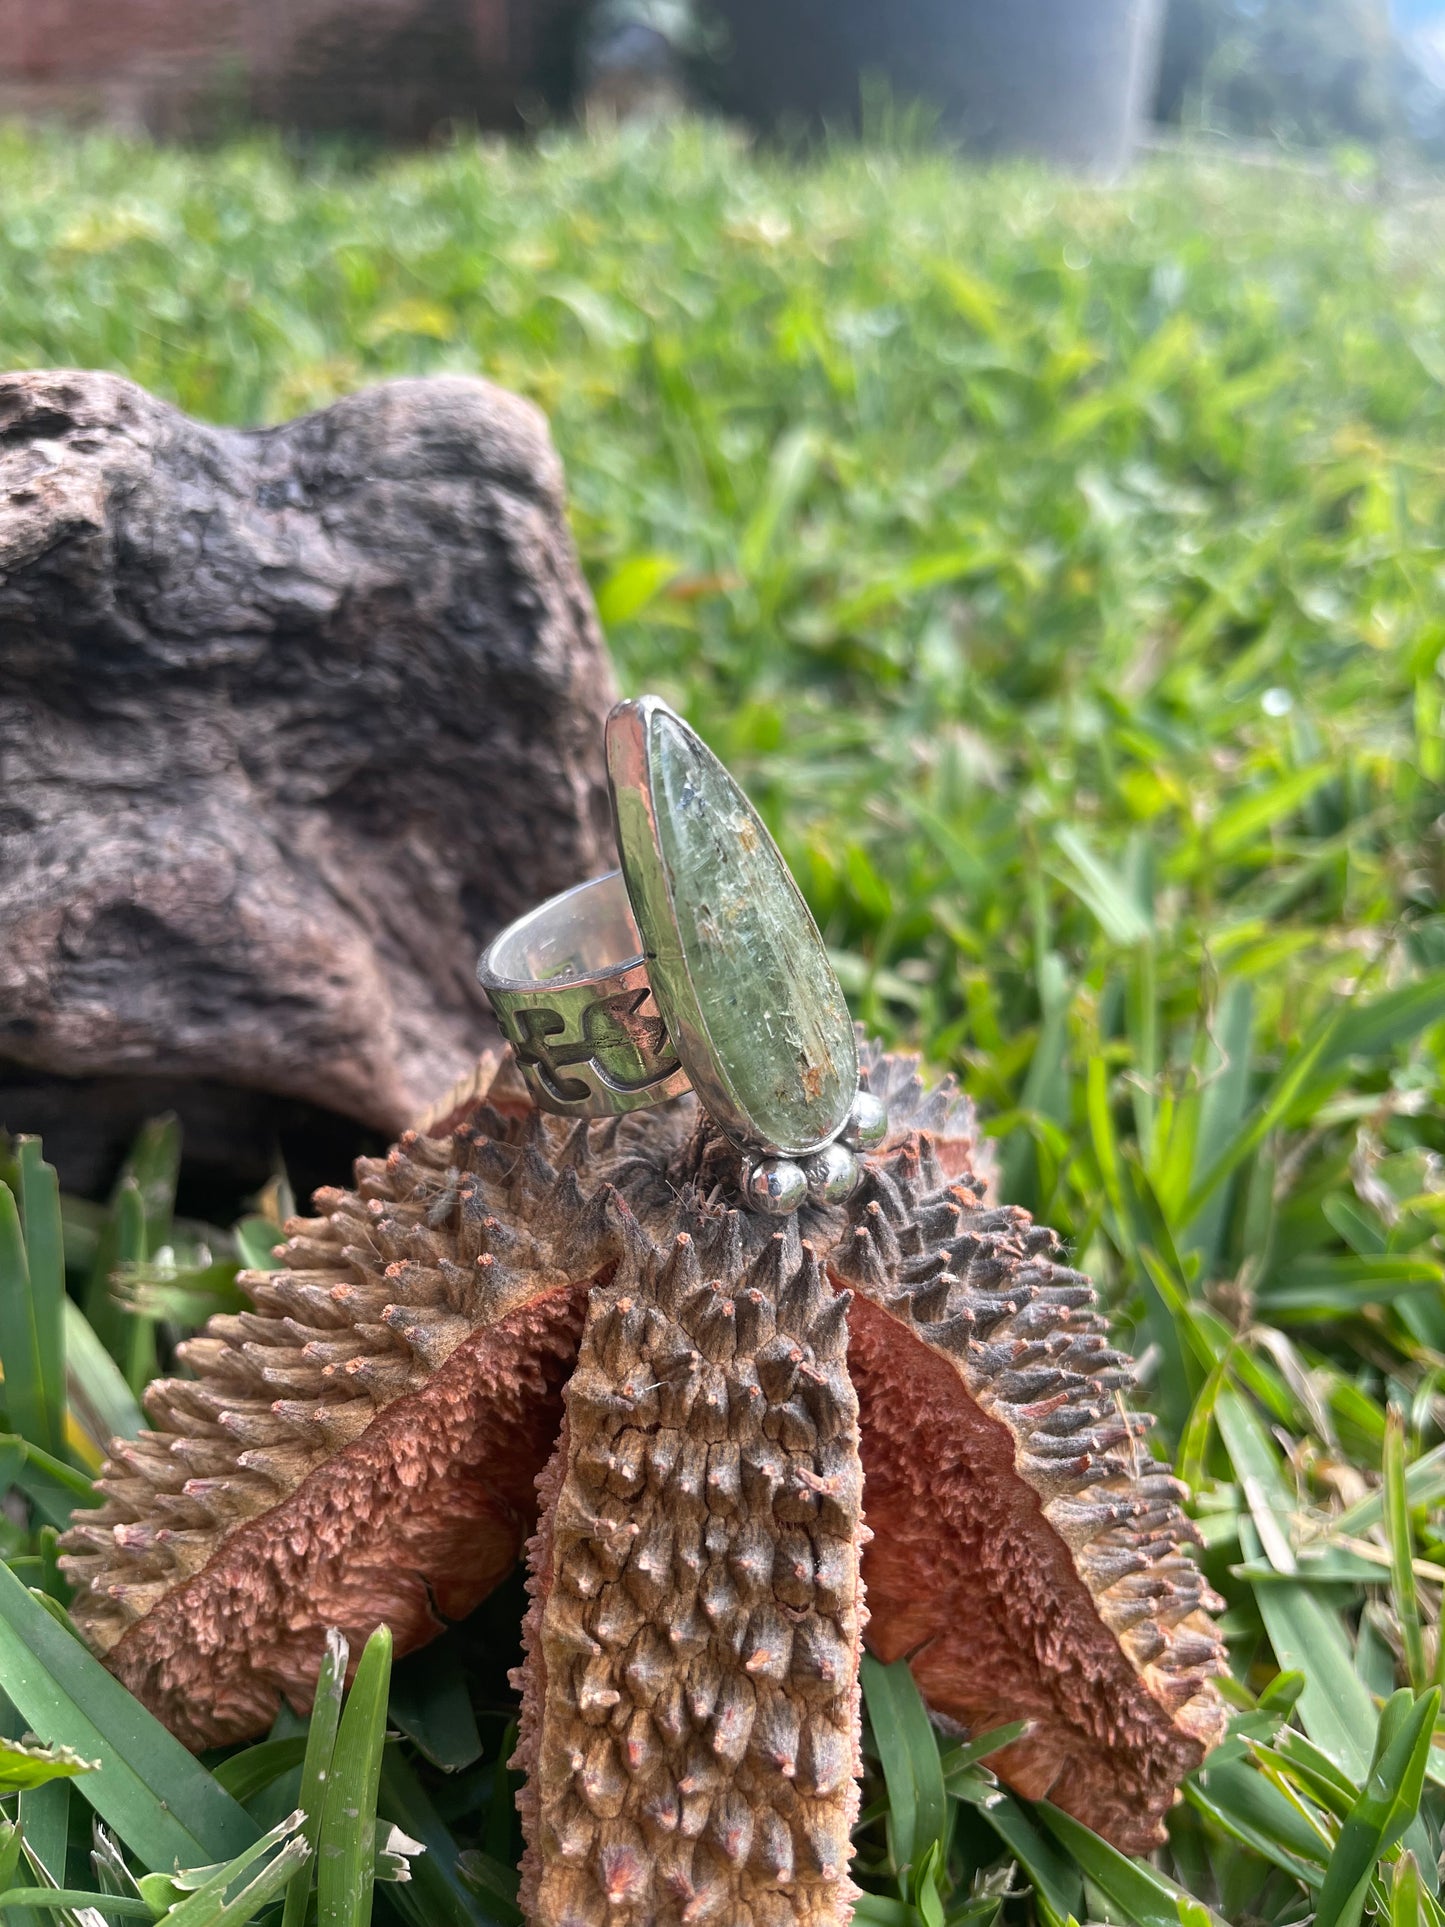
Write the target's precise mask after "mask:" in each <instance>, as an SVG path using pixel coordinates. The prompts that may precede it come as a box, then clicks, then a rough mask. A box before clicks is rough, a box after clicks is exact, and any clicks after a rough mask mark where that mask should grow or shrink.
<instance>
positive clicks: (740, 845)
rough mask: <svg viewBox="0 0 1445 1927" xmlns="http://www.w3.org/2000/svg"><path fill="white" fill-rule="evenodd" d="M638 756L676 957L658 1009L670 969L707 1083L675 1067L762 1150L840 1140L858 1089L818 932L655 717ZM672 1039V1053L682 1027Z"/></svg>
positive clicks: (668, 966)
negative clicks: (701, 1042)
mask: <svg viewBox="0 0 1445 1927" xmlns="http://www.w3.org/2000/svg"><path fill="white" fill-rule="evenodd" d="M648 749H649V762H650V765H651V775H652V793H653V798H654V804H655V808H656V816H657V839H658V844H659V846H660V849H659V853H660V855H661V858H662V864H663V870H664V875H665V879H666V884H667V889H668V894H669V895H670V897H671V900H672V908H673V915H674V919H675V923H676V932H677V942H678V945H679V946H680V953H681V954H680V956H677V955H673V956H671V957H666V958H663V957H659V958H658V960H657V964H656V965H655V966H654V972H653V976H654V989H655V994H656V995H657V997H658V1002H659V1004H660V1005H663V1004H664V998H666V996H667V990H668V989H670V988H672V987H673V986H672V985H671V984H665V983H664V977H669V978H671V977H674V976H675V974H676V971H677V966H678V964H679V963H680V965H681V967H682V970H683V971H684V972H685V974H686V978H687V980H688V984H689V986H690V989H691V992H692V1000H694V1001H695V1011H696V1015H697V1016H698V1017H700V1020H701V1025H702V1028H703V1029H704V1030H705V1032H706V1037H707V1043H708V1046H709V1047H710V1051H711V1057H712V1063H713V1068H714V1071H715V1073H716V1076H715V1077H714V1078H712V1079H704V1078H703V1077H701V1076H699V1075H698V1074H697V1072H696V1071H695V1069H694V1066H693V1065H692V1064H688V1065H687V1069H688V1072H689V1075H690V1076H691V1077H692V1079H693V1082H694V1084H696V1085H697V1087H698V1090H699V1093H700V1094H701V1095H702V1096H703V1099H704V1102H708V1101H709V1096H710V1093H709V1091H708V1088H707V1086H708V1084H709V1083H712V1084H713V1085H714V1086H716V1084H718V1083H721V1084H722V1085H724V1086H726V1087H727V1088H728V1090H729V1091H730V1094H731V1098H732V1100H733V1115H732V1116H731V1117H729V1116H728V1115H726V1114H724V1115H721V1116H719V1119H718V1121H719V1123H721V1124H723V1125H724V1126H725V1128H728V1129H730V1130H732V1131H733V1132H734V1134H735V1135H738V1134H741V1135H745V1136H747V1137H749V1138H751V1139H752V1140H753V1141H754V1142H756V1143H759V1144H762V1145H766V1146H768V1147H769V1148H771V1149H774V1150H778V1151H783V1152H787V1153H790V1154H803V1153H806V1152H808V1151H811V1150H815V1149H817V1148H818V1146H820V1145H822V1144H824V1143H826V1142H827V1141H828V1139H829V1138H831V1137H832V1136H833V1135H834V1134H835V1133H836V1132H837V1131H838V1130H839V1129H841V1127H842V1125H843V1122H844V1120H845V1119H846V1118H847V1116H848V1111H849V1108H850V1106H851V1105H852V1102H853V1099H854V1097H855V1095H856V1094H857V1089H858V1051H857V1043H856V1040H855V1038H854V1034H853V1023H852V1019H851V1018H850V1017H849V1015H848V1006H847V1004H846V1003H845V1002H844V1001H843V992H842V989H841V988H840V986H839V983H838V979H837V977H836V976H835V975H834V972H833V966H832V965H831V964H830V963H829V961H828V953H827V951H826V950H825V949H824V947H823V940H822V938H821V937H820V936H819V934H818V928H817V925H816V924H815V923H814V922H813V919H812V916H811V915H810V914H809V911H808V907H807V905H806V904H805V903H804V901H803V899H802V896H801V894H800V892H799V890H798V886H797V885H796V883H794V881H793V878H792V874H791V872H790V871H789V869H788V866H787V864H786V863H785V862H784V861H783V858H782V855H781V854H780V852H779V850H778V848H777V845H776V844H775V843H774V842H773V839H772V838H771V837H770V836H769V834H768V832H767V829H766V828H765V827H764V825H763V822H762V819H761V818H760V817H759V816H758V814H757V811H756V810H754V808H753V806H752V804H751V803H749V801H748V799H747V797H746V796H745V795H744V794H743V792H742V791H741V790H740V789H739V788H738V786H737V784H736V783H735V782H734V781H733V779H732V777H731V776H729V775H728V773H727V771H726V770H725V769H724V768H723V766H722V764H721V763H720V762H719V761H718V759H717V758H716V757H715V756H714V755H713V754H712V752H711V751H710V750H709V749H707V748H706V747H705V746H704V745H703V744H702V743H701V742H699V741H698V739H697V738H696V737H695V736H694V735H693V734H692V732H691V730H689V729H688V728H687V727H686V726H685V725H684V724H682V723H680V722H679V721H678V719H677V718H676V717H675V716H673V715H672V714H671V712H670V711H667V710H665V709H663V708H662V707H661V706H659V707H658V709H656V710H654V712H653V714H652V718H651V728H650V731H649V744H648ZM668 948H669V949H670V948H671V946H670V945H669V946H668ZM667 1001H668V1002H673V1003H675V1002H676V1001H677V1000H676V999H675V998H668V999H667ZM664 1007H665V1006H664ZM672 1028H673V1038H674V1042H675V1044H677V1046H678V1048H679V1050H685V1049H686V1037H685V1029H686V1026H685V1025H677V1024H674V1025H673V1026H672ZM680 1030H681V1031H683V1032H684V1035H682V1036H680V1035H679V1031H680ZM712 1095H713V1096H714V1100H715V1095H716V1093H715V1092H714V1093H713V1094H712Z"/></svg>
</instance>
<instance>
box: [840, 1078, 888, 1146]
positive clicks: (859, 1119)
mask: <svg viewBox="0 0 1445 1927" xmlns="http://www.w3.org/2000/svg"><path fill="white" fill-rule="evenodd" d="M887 1135H888V1111H887V1108H886V1107H885V1105H884V1104H883V1102H882V1100H881V1099H880V1098H876V1097H874V1095H873V1093H872V1092H871V1091H859V1093H858V1095H857V1096H856V1097H855V1098H854V1099H853V1108H852V1110H851V1111H849V1113H848V1122H847V1123H846V1124H845V1125H844V1126H843V1130H842V1138H843V1142H844V1143H845V1144H850V1145H851V1146H852V1147H853V1149H854V1150H855V1151H876V1150H877V1148H878V1146H879V1145H880V1144H881V1143H882V1142H883V1140H884V1138H886V1137H887Z"/></svg>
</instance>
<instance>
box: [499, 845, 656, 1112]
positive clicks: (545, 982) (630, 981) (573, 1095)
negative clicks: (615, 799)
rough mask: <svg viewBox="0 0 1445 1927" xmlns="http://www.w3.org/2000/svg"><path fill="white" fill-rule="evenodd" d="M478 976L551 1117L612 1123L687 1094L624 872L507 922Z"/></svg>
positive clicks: (581, 886)
mask: <svg viewBox="0 0 1445 1927" xmlns="http://www.w3.org/2000/svg"><path fill="white" fill-rule="evenodd" d="M619 952H620V953H621V957H622V961H621V962H618V961H617V957H618V954H619ZM477 978H478V980H479V982H480V983H481V986H482V988H483V990H485V991H486V993H487V997H488V999H489V1000H490V1002H491V1006H492V1009H493V1010H494V1011H495V1012H496V1016H497V1022H498V1024H499V1025H500V1026H501V1030H502V1034H503V1036H504V1037H505V1038H506V1040H507V1042H508V1043H509V1044H510V1045H511V1047H512V1055H513V1056H514V1057H515V1058H516V1060H517V1063H518V1066H519V1067H520V1069H521V1072H522V1076H523V1077H524V1078H525V1079H526V1082H527V1088H528V1089H529V1090H530V1091H531V1093H532V1096H533V1098H534V1099H535V1100H536V1102H537V1103H538V1104H539V1105H540V1106H541V1108H542V1109H543V1110H544V1111H557V1112H559V1113H560V1114H561V1115H562V1116H564V1117H612V1116H616V1115H617V1114H618V1113H619V1112H622V1111H636V1110H641V1109H642V1108H643V1107H644V1106H646V1105H649V1104H661V1103H663V1102H664V1101H665V1100H666V1099H667V1098H670V1097H680V1096H681V1095H682V1093H683V1092H684V1091H685V1090H687V1089H688V1080H687V1073H686V1071H684V1070H683V1068H682V1065H681V1064H680V1062H679V1061H678V1057H677V1053H676V1052H675V1051H674V1050H673V1048H672V1045H671V1042H670V1041H669V1039H668V1035H667V1026H666V1025H665V1024H664V1023H663V1021H662V1019H661V1017H660V1016H659V1015H658V1012H657V1005H656V1004H655V1003H654V1002H653V1000H652V985H651V983H650V982H649V981H648V976H647V967H646V965H645V964H644V962H643V959H642V942H641V939H640V938H639V936H638V934H637V925H636V923H635V922H634V921H633V917H632V906H631V904H630V903H629V902H628V900H627V888H626V885H625V884H624V883H623V881H622V872H621V871H620V870H609V871H608V873H607V875H606V876H601V877H594V878H593V879H592V881H591V882H590V883H579V884H578V885H577V886H576V888H575V889H571V890H564V891H563V892H562V894H561V895H560V896H557V897H552V898H550V899H549V900H548V901H547V902H546V903H544V904H541V905H540V906H539V907H538V908H537V909H535V910H530V911H528V913H527V915H526V916H524V917H519V918H518V919H517V921H516V922H515V923H513V924H510V925H508V927H507V928H506V929H505V930H504V931H503V932H502V934H501V935H500V936H499V937H497V938H496V939H494V941H493V942H492V943H491V944H490V945H489V946H488V947H487V949H486V950H484V951H483V952H482V959H481V962H480V963H479V964H478V965H477Z"/></svg>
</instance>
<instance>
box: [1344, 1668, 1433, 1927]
mask: <svg viewBox="0 0 1445 1927" xmlns="http://www.w3.org/2000/svg"><path fill="white" fill-rule="evenodd" d="M1409 1697H1410V1696H1409V1694H1408V1693H1398V1694H1396V1695H1395V1698H1394V1699H1393V1700H1391V1701H1390V1702H1388V1704H1387V1705H1386V1707H1385V1709H1384V1711H1383V1712H1382V1713H1381V1715H1380V1734H1381V1738H1382V1740H1385V1739H1386V1736H1387V1733H1388V1730H1389V1727H1390V1724H1391V1721H1392V1716H1394V1723H1395V1726H1396V1730H1395V1731H1394V1733H1393V1735H1391V1736H1390V1737H1388V1740H1387V1743H1386V1744H1384V1745H1382V1746H1380V1747H1378V1748H1377V1753H1376V1758H1375V1761H1374V1763H1373V1764H1372V1765H1371V1768H1370V1773H1369V1778H1368V1780H1367V1781H1366V1784H1365V1790H1364V1792H1363V1793H1361V1795H1360V1798H1359V1801H1358V1802H1357V1804H1356V1806H1355V1809H1354V1811H1353V1812H1352V1813H1351V1814H1350V1816H1349V1818H1348V1819H1347V1820H1346V1821H1345V1823H1344V1825H1343V1826H1342V1827H1341V1829H1340V1837H1339V1839H1338V1841H1337V1842H1336V1843H1335V1850H1334V1852H1333V1854H1331V1856H1330V1864H1329V1867H1328V1868H1327V1870H1326V1872H1325V1880H1324V1885H1323V1887H1322V1888H1321V1889H1320V1899H1319V1907H1318V1909H1317V1911H1316V1914H1315V1927H1355V1923H1356V1922H1357V1921H1358V1920H1359V1918H1360V1914H1361V1911H1362V1909H1363V1907H1364V1898H1365V1889H1366V1887H1367V1886H1368V1884H1369V1880H1370V1877H1371V1874H1372V1873H1373V1870H1374V1866H1375V1863H1376V1861H1377V1860H1378V1859H1379V1857H1380V1855H1381V1854H1382V1853H1383V1852H1384V1851H1385V1850H1386V1848H1388V1847H1390V1846H1393V1845H1394V1843H1395V1841H1397V1840H1398V1839H1399V1838H1400V1836H1401V1834H1403V1833H1404V1831H1405V1829H1406V1828H1407V1827H1408V1826H1409V1824H1410V1822H1411V1821H1412V1820H1413V1819H1414V1817H1415V1815H1416V1813H1417V1812H1418V1810H1419V1806H1420V1794H1421V1790H1422V1788H1423V1786H1424V1781H1425V1762H1426V1758H1427V1756H1428V1754H1429V1750H1430V1741H1431V1737H1432V1734H1433V1732H1434V1726H1435V1716H1436V1714H1437V1712H1438V1711H1439V1708H1440V1692H1439V1689H1438V1687H1437V1688H1435V1689H1433V1690H1432V1691H1431V1692H1429V1693H1425V1694H1422V1695H1421V1697H1420V1698H1419V1699H1418V1700H1416V1701H1415V1703H1414V1704H1413V1706H1409V1707H1408V1710H1406V1709H1405V1707H1403V1706H1402V1704H1401V1702H1408V1700H1409ZM1402 1712H1403V1715H1404V1716H1403V1718H1401V1717H1399V1715H1400V1714H1401V1713H1402Z"/></svg>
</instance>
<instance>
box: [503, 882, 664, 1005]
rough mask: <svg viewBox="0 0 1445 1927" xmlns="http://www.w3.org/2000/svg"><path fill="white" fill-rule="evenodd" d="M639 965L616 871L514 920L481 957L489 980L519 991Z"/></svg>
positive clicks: (639, 953)
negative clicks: (491, 979)
mask: <svg viewBox="0 0 1445 1927" xmlns="http://www.w3.org/2000/svg"><path fill="white" fill-rule="evenodd" d="M641 961H642V939H641V937H639V935H638V934H637V924H636V922H635V920H634V918H633V915H632V905H631V903H630V902H629V901H628V897H627V886H626V884H625V883H624V882H623V880H622V872H621V871H620V870H609V871H608V873H607V875H606V876H600V877H594V878H593V879H592V880H591V881H590V882H589V883H579V884H578V885H577V887H576V889H574V890H567V891H565V892H564V893H563V894H562V895H561V896H560V897H553V898H551V899H550V900H549V901H548V902H546V903H544V904H542V905H540V906H539V907H538V908H537V909H536V910H533V911H531V912H530V913H529V914H528V915H527V916H525V917H522V918H520V919H519V920H518V921H517V922H516V923H514V924H513V925H512V927H511V929H510V930H507V931H504V932H503V934H502V935H501V936H500V937H498V939H497V941H496V942H495V943H494V944H493V945H492V947H491V950H490V951H489V952H488V955H487V959H486V962H487V967H488V970H489V971H490V973H492V974H493V975H494V976H496V977H498V978H500V979H503V980H504V981H506V982H507V983H510V984H514V985H516V986H518V987H519V988H520V987H524V986H529V985H538V984H560V983H576V982H581V981H584V980H586V979H588V978H591V977H597V976H600V975H602V974H603V973H604V972H611V971H615V970H618V969H621V968H625V967H626V966H627V965H629V964H636V963H640V962H641Z"/></svg>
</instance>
